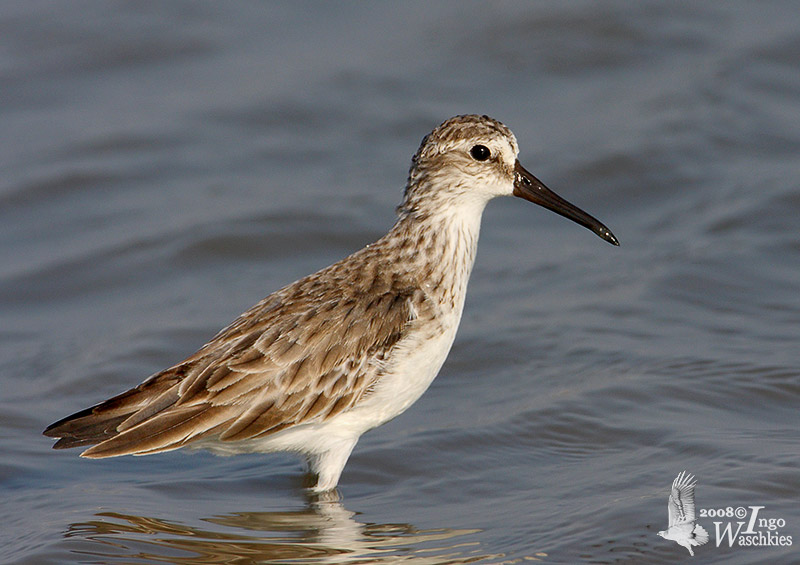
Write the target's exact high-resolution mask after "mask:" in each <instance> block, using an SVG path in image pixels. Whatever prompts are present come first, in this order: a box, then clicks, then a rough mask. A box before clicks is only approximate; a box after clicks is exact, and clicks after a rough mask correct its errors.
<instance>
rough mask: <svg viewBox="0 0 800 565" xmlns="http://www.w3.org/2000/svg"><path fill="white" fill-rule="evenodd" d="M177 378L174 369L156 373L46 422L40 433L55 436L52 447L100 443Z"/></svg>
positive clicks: (161, 405) (163, 393)
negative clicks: (118, 391) (92, 403)
mask: <svg viewBox="0 0 800 565" xmlns="http://www.w3.org/2000/svg"><path fill="white" fill-rule="evenodd" d="M179 380H180V378H179V375H178V374H177V372H175V371H171V372H167V371H165V372H163V373H159V374H158V375H156V376H154V377H152V378H150V379H148V380H146V381H145V382H143V383H142V384H140V385H139V386H137V387H136V388H132V389H130V390H127V391H125V392H123V393H122V394H118V395H117V396H115V397H113V398H109V399H108V400H106V401H104V402H101V403H100V404H96V405H94V406H92V407H90V408H86V409H85V410H81V411H80V412H76V413H75V414H72V415H71V416H67V417H66V418H62V419H61V420H59V421H58V422H55V423H53V424H50V425H49V426H48V427H47V429H45V430H44V432H43V433H44V435H46V436H48V437H54V438H59V440H58V441H57V442H56V443H55V445H54V446H53V448H54V449H67V448H70V447H82V446H86V445H94V444H98V443H101V442H104V441H106V440H108V439H111V438H113V437H115V436H116V435H118V434H119V433H120V431H121V430H120V428H121V427H123V426H125V422H126V420H129V419H130V418H132V417H133V416H134V415H135V414H136V413H137V412H140V411H141V410H142V409H143V408H145V407H147V406H148V405H149V404H150V403H151V402H152V401H153V399H158V400H161V399H163V398H165V397H167V396H168V394H167V393H168V392H169V391H170V389H173V388H175V385H176V384H177V383H178V382H179ZM173 402H174V400H173ZM168 406H169V403H168V402H159V403H158V408H159V410H163V409H164V408H166V407H168ZM149 412H151V414H152V413H154V412H152V411H149Z"/></svg>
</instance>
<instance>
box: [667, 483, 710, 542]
mask: <svg viewBox="0 0 800 565" xmlns="http://www.w3.org/2000/svg"><path fill="white" fill-rule="evenodd" d="M696 484H697V481H695V480H694V476H693V475H690V474H688V473H687V472H686V471H683V472H682V473H680V474H679V475H678V476H677V477H675V480H674V481H672V491H671V492H670V493H669V502H668V503H667V509H668V510H669V527H668V528H667V529H666V530H663V531H660V532H658V535H660V536H661V537H662V538H664V539H668V540H672V541H674V542H675V543H677V544H678V545H682V546H683V547H685V548H686V549H688V550H689V554H690V555H692V556H694V550H693V549H692V547H696V546H698V545H703V544H704V543H707V542H708V532H707V531H705V529H704V528H703V526H701V525H700V524H697V523H696V522H695V514H694V487H695V485H696Z"/></svg>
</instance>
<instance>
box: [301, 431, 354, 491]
mask: <svg viewBox="0 0 800 565" xmlns="http://www.w3.org/2000/svg"><path fill="white" fill-rule="evenodd" d="M357 441H358V438H357V437H355V438H342V439H340V440H338V441H336V442H334V444H333V446H332V447H331V448H330V449H328V450H326V451H323V452H321V453H315V454H313V455H309V456H308V467H309V470H310V471H311V472H312V473H314V474H315V475H317V484H316V485H315V486H314V487H312V489H311V490H313V491H314V492H325V491H327V490H331V489H333V488H335V487H336V485H337V484H338V483H339V476H340V475H341V474H342V469H344V465H345V463H347V459H348V458H349V457H350V453H351V452H352V451H353V448H354V447H355V445H356V442H357Z"/></svg>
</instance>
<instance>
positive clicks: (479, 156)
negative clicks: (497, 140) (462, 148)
mask: <svg viewBox="0 0 800 565" xmlns="http://www.w3.org/2000/svg"><path fill="white" fill-rule="evenodd" d="M469 154H470V155H472V158H473V159H475V160H476V161H485V160H486V159H488V158H489V157H490V156H491V155H492V152H491V151H489V148H488V147H486V146H485V145H475V146H474V147H473V148H472V149H470V150H469Z"/></svg>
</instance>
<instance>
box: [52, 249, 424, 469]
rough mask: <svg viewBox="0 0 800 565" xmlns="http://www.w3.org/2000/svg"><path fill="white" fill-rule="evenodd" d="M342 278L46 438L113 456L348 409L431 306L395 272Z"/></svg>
mask: <svg viewBox="0 0 800 565" xmlns="http://www.w3.org/2000/svg"><path fill="white" fill-rule="evenodd" d="M340 263H343V262H340ZM345 265H346V264H345ZM337 267H338V271H337ZM341 270H342V267H341V266H340V265H339V264H335V265H332V266H331V267H328V268H327V269H325V270H324V271H321V272H320V273H317V276H316V277H314V276H309V277H306V278H304V279H300V280H299V281H297V282H295V283H293V284H292V285H289V286H287V287H285V288H284V289H282V290H280V291H277V292H276V293H274V294H272V295H270V296H269V297H267V298H266V299H264V300H263V301H261V302H260V303H259V304H257V305H256V306H254V307H253V308H251V309H250V310H249V311H247V312H245V313H244V314H242V315H241V316H240V317H239V318H238V319H237V320H236V321H235V322H234V323H233V324H231V325H230V326H228V327H227V328H225V329H224V330H222V331H221V332H220V333H219V334H218V335H217V336H216V337H214V339H212V340H211V341H210V342H209V343H208V344H206V345H205V346H204V347H203V348H201V349H200V350H199V351H197V352H196V353H195V354H194V355H192V356H190V357H188V358H187V359H185V360H184V361H183V362H181V363H179V364H177V365H175V366H173V367H171V368H169V369H166V370H165V371H162V372H161V373H158V374H156V375H154V376H153V377H151V378H150V379H148V380H146V381H145V382H144V383H142V384H141V385H139V386H138V387H136V388H134V389H131V390H129V391H127V392H125V393H122V394H121V395H118V396H116V397H114V398H111V399H109V400H107V401H105V402H103V403H101V404H98V405H97V406H94V407H92V408H88V409H87V410H84V411H82V412H78V413H77V414H74V415H72V416H70V417H68V418H65V419H64V420H61V421H60V422H56V423H55V424H53V425H52V426H50V427H49V428H48V429H47V430H46V431H45V434H46V435H49V436H51V437H60V438H62V439H60V440H59V441H58V442H57V443H56V445H55V446H54V447H56V448H66V447H74V446H81V445H92V444H97V445H95V446H94V447H92V448H90V449H88V450H86V451H85V452H84V453H83V454H82V455H84V456H86V457H96V458H100V457H113V456H117V455H125V454H146V453H154V452H158V451H167V450H171V449H176V448H179V447H182V446H184V445H185V444H187V443H190V442H193V441H196V440H198V439H202V438H205V437H208V436H214V437H219V439H221V440H223V441H226V440H227V441H234V440H243V439H250V438H255V437H260V436H265V435H268V434H271V433H275V432H277V431H279V430H282V429H284V428H287V427H290V426H294V425H297V424H303V423H313V422H321V421H324V420H325V419H327V418H330V417H332V416H334V415H336V414H338V413H341V412H343V411H346V410H349V409H350V408H352V407H353V406H354V405H355V404H356V403H358V401H359V400H360V399H361V398H362V397H363V396H364V395H365V394H367V393H368V392H369V391H370V389H371V387H373V386H374V385H375V383H376V381H377V380H378V379H379V377H380V375H381V372H382V369H383V366H384V363H385V361H386V360H387V357H389V355H390V351H391V349H392V348H393V347H394V345H395V344H396V343H397V342H398V341H400V339H401V338H402V337H403V336H404V335H406V332H408V331H409V329H410V327H411V326H412V325H413V324H414V323H415V320H416V318H417V316H419V315H420V313H424V314H429V312H427V311H426V309H427V308H428V307H429V305H428V303H427V301H426V298H425V297H424V295H422V294H421V293H420V292H419V291H417V290H415V289H414V287H413V286H409V285H404V284H403V283H402V281H398V280H397V279H396V278H392V277H391V276H390V275H387V274H384V275H381V274H380V273H371V275H372V278H371V279H369V277H367V278H368V279H369V280H366V281H365V280H364V279H363V278H362V279H361V280H359V282H358V284H353V285H348V284H347V280H352V276H351V277H345V275H347V274H348V273H347V272H345V273H341V272H339V271H341ZM342 277H345V278H347V280H345V281H343V280H341V278H342ZM364 285H368V286H369V289H368V290H369V292H365V288H364Z"/></svg>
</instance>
